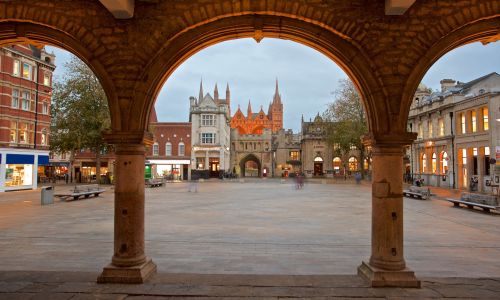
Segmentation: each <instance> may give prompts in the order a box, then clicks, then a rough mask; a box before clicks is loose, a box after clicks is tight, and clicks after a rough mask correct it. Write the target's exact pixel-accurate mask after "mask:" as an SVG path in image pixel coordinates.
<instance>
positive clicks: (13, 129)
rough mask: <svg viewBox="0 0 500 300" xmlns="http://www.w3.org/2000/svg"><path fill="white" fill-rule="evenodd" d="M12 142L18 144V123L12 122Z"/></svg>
mask: <svg viewBox="0 0 500 300" xmlns="http://www.w3.org/2000/svg"><path fill="white" fill-rule="evenodd" d="M10 142H11V143H17V122H14V121H11V122H10Z"/></svg>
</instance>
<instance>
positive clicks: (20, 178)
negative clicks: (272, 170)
mask: <svg viewBox="0 0 500 300" xmlns="http://www.w3.org/2000/svg"><path fill="white" fill-rule="evenodd" d="M32 184H33V165H25V164H8V165H6V169H5V186H6V187H11V186H23V185H28V186H29V185H32Z"/></svg>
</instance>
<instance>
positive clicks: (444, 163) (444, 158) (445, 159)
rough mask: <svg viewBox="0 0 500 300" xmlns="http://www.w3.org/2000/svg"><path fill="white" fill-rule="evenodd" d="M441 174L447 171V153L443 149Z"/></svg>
mask: <svg viewBox="0 0 500 300" xmlns="http://www.w3.org/2000/svg"><path fill="white" fill-rule="evenodd" d="M440 158H441V174H444V175H446V174H447V173H448V153H446V152H445V151H443V152H441V155H440Z"/></svg>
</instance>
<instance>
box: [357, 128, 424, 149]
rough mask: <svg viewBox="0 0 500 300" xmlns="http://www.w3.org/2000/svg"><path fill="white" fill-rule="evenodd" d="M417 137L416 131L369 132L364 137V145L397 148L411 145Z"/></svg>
mask: <svg viewBox="0 0 500 300" xmlns="http://www.w3.org/2000/svg"><path fill="white" fill-rule="evenodd" d="M416 139H417V133H416V132H398V133H376V132H369V133H367V134H365V135H364V136H363V137H362V142H363V145H365V146H372V147H380V148H393V147H395V148H397V147H403V146H407V145H411V144H412V143H413V141H414V140H416Z"/></svg>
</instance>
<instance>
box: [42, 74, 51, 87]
mask: <svg viewBox="0 0 500 300" xmlns="http://www.w3.org/2000/svg"><path fill="white" fill-rule="evenodd" d="M43 84H44V85H46V86H50V74H49V73H47V72H44V73H43Z"/></svg>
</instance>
